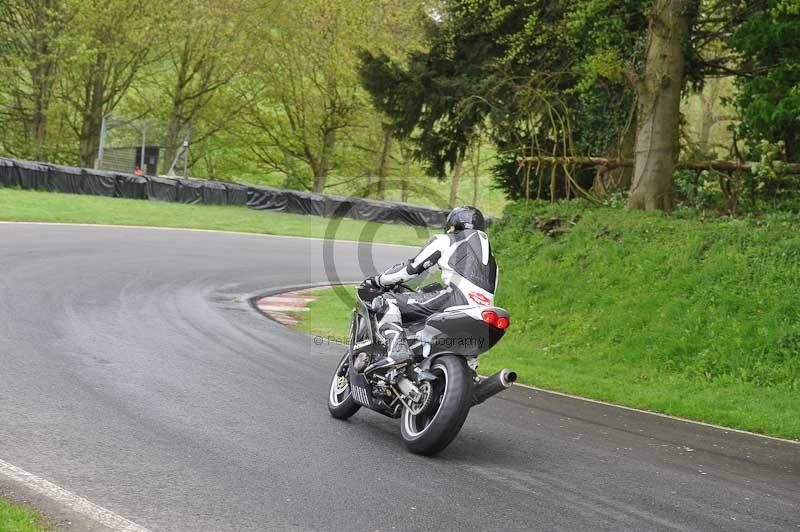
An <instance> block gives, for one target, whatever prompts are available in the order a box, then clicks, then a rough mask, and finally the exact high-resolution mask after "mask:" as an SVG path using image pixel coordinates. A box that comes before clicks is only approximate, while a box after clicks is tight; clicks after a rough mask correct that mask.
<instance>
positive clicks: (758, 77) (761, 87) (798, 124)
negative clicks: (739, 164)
mask: <svg viewBox="0 0 800 532" xmlns="http://www.w3.org/2000/svg"><path fill="white" fill-rule="evenodd" d="M766 4H767V5H765V6H763V8H762V9H759V10H757V11H756V12H755V13H753V15H752V16H751V17H750V18H749V19H748V20H747V21H746V22H745V23H744V24H743V25H742V26H741V27H740V28H739V29H738V30H737V31H736V32H735V33H734V35H733V39H732V46H733V48H734V49H735V50H736V51H737V52H739V53H740V54H741V56H742V58H743V62H744V65H745V66H746V68H747V70H748V74H747V75H745V76H741V77H739V78H738V86H739V90H740V93H739V95H738V96H737V97H736V99H735V103H736V106H737V107H738V108H739V110H740V112H741V114H742V124H741V128H740V129H741V133H742V135H743V136H744V137H745V138H747V139H748V141H749V142H750V146H751V148H752V149H753V151H755V152H756V153H758V152H759V141H761V140H766V141H769V142H771V143H777V142H778V141H783V142H784V145H783V147H784V154H785V157H786V159H787V160H788V161H794V162H797V161H800V7H798V4H797V3H796V2H792V1H790V0H770V1H769V2H767V3H766Z"/></svg>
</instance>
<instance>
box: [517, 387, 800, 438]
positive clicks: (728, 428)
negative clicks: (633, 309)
mask: <svg viewBox="0 0 800 532" xmlns="http://www.w3.org/2000/svg"><path fill="white" fill-rule="evenodd" d="M514 386H519V387H521V388H528V389H530V390H535V391H537V392H542V393H549V394H551V395H559V396H561V397H569V398H570V399H577V400H579V401H585V402H587V403H595V404H598V405H604V406H611V407H614V408H621V409H623V410H630V411H631V412H639V413H640V414H649V415H651V416H658V417H663V418H666V419H672V420H675V421H683V422H684V423H691V424H693V425H701V426H703V427H709V428H712V429H717V430H722V431H725V432H737V433H739V434H747V435H748V436H757V437H759V438H766V439H768V440H775V441H779V442H784V443H793V444H795V445H800V440H790V439H788V438H781V437H779V436H770V435H769V434H759V433H758V432H751V431H749V430H744V429H735V428H733V427H726V426H725V425H715V424H714V423H707V422H705V421H697V420H696V419H687V418H685V417H678V416H673V415H670V414H664V413H661V412H653V411H652V410H643V409H641V408H635V407H632V406H625V405H619V404H616V403H609V402H606V401H601V400H600V399H591V398H589V397H581V396H580V395H573V394H571V393H566V392H557V391H555V390H546V389H544V388H539V387H537V386H533V385H530V384H523V383H520V382H515V383H514ZM512 387H513V386H512Z"/></svg>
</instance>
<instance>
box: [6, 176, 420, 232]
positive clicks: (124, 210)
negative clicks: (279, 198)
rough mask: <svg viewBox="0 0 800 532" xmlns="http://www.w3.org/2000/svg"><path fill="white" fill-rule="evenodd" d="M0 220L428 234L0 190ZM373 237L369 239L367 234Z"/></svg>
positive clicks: (232, 210)
mask: <svg viewBox="0 0 800 532" xmlns="http://www.w3.org/2000/svg"><path fill="white" fill-rule="evenodd" d="M0 220H5V221H17V222H62V223H64V222H68V223H88V224H104V225H139V226H158V227H179V228H189V229H213V230H220V231H241V232H245V233H261V234H271V235H287V236H306V237H318V238H323V237H326V236H329V237H332V238H336V239H339V240H366V241H374V242H382V243H388V244H409V245H414V246H418V245H419V243H420V242H424V241H425V240H426V239H427V238H428V237H429V236H430V234H431V230H430V229H427V228H423V227H410V226H406V225H400V224H379V223H375V222H364V221H360V220H349V219H330V218H321V217H318V216H303V215H300V214H290V213H281V212H265V211H257V210H253V209H248V208H246V207H239V206H220V205H184V204H180V203H164V202H159V201H144V200H128V199H121V198H104V197H98V196H81V195H72V194H58V193H54V192H39V191H29V190H16V189H8V188H0ZM372 235H374V236H372Z"/></svg>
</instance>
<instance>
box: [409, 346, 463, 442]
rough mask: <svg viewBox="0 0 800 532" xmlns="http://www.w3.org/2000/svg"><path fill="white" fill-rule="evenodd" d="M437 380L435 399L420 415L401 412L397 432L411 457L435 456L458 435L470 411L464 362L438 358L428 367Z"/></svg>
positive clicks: (450, 358) (460, 359)
mask: <svg viewBox="0 0 800 532" xmlns="http://www.w3.org/2000/svg"><path fill="white" fill-rule="evenodd" d="M431 372H432V373H433V374H435V375H436V376H437V377H439V378H438V379H437V380H436V381H434V382H433V384H434V390H435V392H434V393H436V397H435V399H434V401H433V403H432V404H431V405H430V407H429V408H428V409H427V410H426V411H425V412H423V413H420V414H418V415H413V414H412V413H411V412H410V411H409V410H408V409H407V408H404V409H403V416H402V419H401V422H400V433H401V434H402V435H403V439H404V440H405V442H406V445H407V446H408V449H409V450H410V451H411V452H412V453H415V454H421V455H425V456H430V455H433V454H436V453H438V452H439V451H441V450H442V449H444V448H445V447H447V446H448V445H449V444H450V442H452V441H453V439H454V438H455V437H456V436H457V435H458V432H459V431H460V430H461V427H462V426H463V425H464V422H465V421H466V420H467V415H468V414H469V409H470V398H471V396H472V379H471V378H470V375H469V371H468V370H467V366H466V363H465V362H464V359H463V358H461V357H459V356H453V355H445V356H442V357H439V358H437V359H436V361H435V362H434V364H433V366H432V367H431Z"/></svg>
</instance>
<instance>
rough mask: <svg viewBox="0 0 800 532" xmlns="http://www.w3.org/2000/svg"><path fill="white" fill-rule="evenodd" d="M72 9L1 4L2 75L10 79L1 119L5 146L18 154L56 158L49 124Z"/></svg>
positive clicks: (53, 3)
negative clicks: (51, 143) (49, 140)
mask: <svg viewBox="0 0 800 532" xmlns="http://www.w3.org/2000/svg"><path fill="white" fill-rule="evenodd" d="M73 8H74V5H72V4H71V3H70V2H62V1H58V0H9V1H7V2H4V3H2V4H0V40H1V41H0V77H2V78H4V79H5V80H6V81H7V85H6V86H5V88H4V90H2V95H0V116H2V117H3V119H2V121H3V124H4V126H3V127H2V130H3V134H4V135H6V140H5V141H4V142H3V145H4V146H5V147H6V149H7V150H8V151H9V152H10V153H12V154H14V155H17V156H21V157H34V158H47V157H53V158H58V155H57V154H56V153H54V152H53V150H52V148H51V147H50V146H48V133H49V128H48V125H49V120H50V115H51V104H52V102H53V95H54V91H55V88H56V85H57V82H58V79H59V74H60V72H59V69H60V67H61V62H62V61H63V59H64V57H63V53H64V44H65V43H64V40H63V35H64V31H65V29H66V27H67V25H68V24H69V23H70V19H71V17H72V14H73V13H72V12H73V11H74V9H73Z"/></svg>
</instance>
